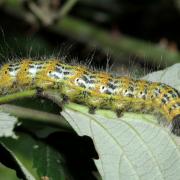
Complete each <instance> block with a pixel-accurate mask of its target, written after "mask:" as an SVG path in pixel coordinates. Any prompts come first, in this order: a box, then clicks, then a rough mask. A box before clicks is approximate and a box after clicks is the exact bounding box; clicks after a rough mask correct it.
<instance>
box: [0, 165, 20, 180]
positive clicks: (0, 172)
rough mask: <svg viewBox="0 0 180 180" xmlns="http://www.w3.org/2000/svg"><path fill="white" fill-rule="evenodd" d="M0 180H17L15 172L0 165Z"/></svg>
mask: <svg viewBox="0 0 180 180" xmlns="http://www.w3.org/2000/svg"><path fill="white" fill-rule="evenodd" d="M0 179H2V180H18V178H17V177H16V172H15V171H14V170H12V169H9V168H7V167H5V166H4V165H2V164H1V163H0Z"/></svg>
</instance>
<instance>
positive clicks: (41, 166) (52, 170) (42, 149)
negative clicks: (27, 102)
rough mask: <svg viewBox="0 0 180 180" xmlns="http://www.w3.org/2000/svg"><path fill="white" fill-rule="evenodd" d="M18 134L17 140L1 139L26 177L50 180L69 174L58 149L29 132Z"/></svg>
mask: <svg viewBox="0 0 180 180" xmlns="http://www.w3.org/2000/svg"><path fill="white" fill-rule="evenodd" d="M18 136H19V138H18V139H16V140H15V139H12V138H4V139H1V144H2V145H3V146H4V148H6V150H7V151H9V153H10V154H11V156H12V157H13V158H14V160H15V161H16V163H17V164H18V166H19V167H20V169H21V171H22V173H23V174H24V176H25V177H26V179H28V180H29V179H32V180H34V179H35V180H38V179H41V177H48V178H49V180H56V179H62V180H63V179H66V178H67V176H69V175H68V173H67V170H66V167H65V162H64V159H63V157H62V156H61V154H60V153H59V152H58V151H57V150H56V149H54V148H52V147H51V146H49V145H48V144H45V143H43V142H41V141H38V140H35V139H33V138H32V137H31V136H29V135H27V134H23V133H20V134H18ZM69 179H70V178H69Z"/></svg>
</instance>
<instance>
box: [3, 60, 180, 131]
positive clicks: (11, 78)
mask: <svg viewBox="0 0 180 180" xmlns="http://www.w3.org/2000/svg"><path fill="white" fill-rule="evenodd" d="M37 87H40V88H42V89H47V88H54V89H57V91H59V93H61V95H64V96H66V97H68V99H69V100H70V101H72V102H76V103H81V104H84V105H87V106H88V107H89V108H90V112H94V111H95V109H98V108H100V109H110V110H113V111H115V112H117V115H118V116H120V115H121V113H122V112H125V111H132V112H153V111H154V110H156V111H158V112H160V113H161V114H162V115H164V116H165V117H166V119H167V121H168V122H170V123H171V124H172V125H173V127H175V128H179V129H180V127H179V126H180V95H179V92H178V91H177V90H175V89H174V88H172V87H170V86H168V85H166V84H164V83H158V82H150V81H145V80H135V79H131V78H129V77H113V76H112V75H111V74H108V73H105V72H98V71H92V70H89V69H88V68H86V67H84V66H80V65H70V64H66V63H64V62H61V61H59V60H57V59H49V60H45V61H34V60H31V59H23V60H21V61H20V62H15V63H7V64H4V65H3V66H1V68H0V94H1V95H3V94H8V93H12V92H16V91H19V90H21V89H34V88H37Z"/></svg>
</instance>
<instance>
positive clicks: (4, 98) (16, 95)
mask: <svg viewBox="0 0 180 180" xmlns="http://www.w3.org/2000/svg"><path fill="white" fill-rule="evenodd" d="M36 93H37V91H36V90H26V91H21V92H17V93H13V94H8V95H5V96H1V97H0V104H4V103H8V102H10V101H13V100H16V99H23V98H29V97H34V96H36Z"/></svg>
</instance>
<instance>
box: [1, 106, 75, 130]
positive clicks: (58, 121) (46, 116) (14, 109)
mask: <svg viewBox="0 0 180 180" xmlns="http://www.w3.org/2000/svg"><path fill="white" fill-rule="evenodd" d="M0 110H2V111H4V112H7V113H10V114H11V115H14V116H16V117H18V118H22V121H27V120H28V119H30V120H31V122H32V121H34V122H39V123H43V124H47V125H51V126H55V127H60V128H62V129H65V130H68V131H70V130H71V131H72V128H71V126H70V125H69V123H68V122H67V121H66V120H65V119H64V118H63V117H62V116H60V115H55V114H52V113H47V112H43V111H38V110H33V109H29V108H24V107H18V106H15V105H10V104H3V105H0Z"/></svg>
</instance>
